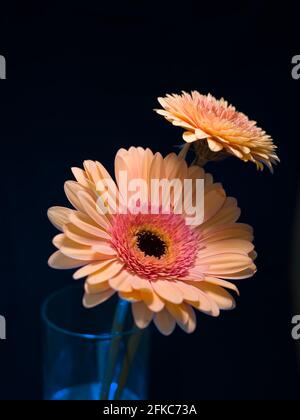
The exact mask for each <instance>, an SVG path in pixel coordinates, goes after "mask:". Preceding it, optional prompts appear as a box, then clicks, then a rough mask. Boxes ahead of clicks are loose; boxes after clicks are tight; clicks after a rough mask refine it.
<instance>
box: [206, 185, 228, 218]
mask: <svg viewBox="0 0 300 420" xmlns="http://www.w3.org/2000/svg"><path fill="white" fill-rule="evenodd" d="M215 185H216V186H215V187H214V188H213V189H211V190H210V191H209V192H208V193H206V194H205V196H204V222H206V221H207V220H210V219H211V218H212V217H213V216H214V215H215V214H217V213H218V211H219V210H220V209H221V208H222V206H223V205H224V203H225V200H226V194H225V191H224V189H223V188H222V187H221V186H220V187H218V186H217V185H218V184H215Z"/></svg>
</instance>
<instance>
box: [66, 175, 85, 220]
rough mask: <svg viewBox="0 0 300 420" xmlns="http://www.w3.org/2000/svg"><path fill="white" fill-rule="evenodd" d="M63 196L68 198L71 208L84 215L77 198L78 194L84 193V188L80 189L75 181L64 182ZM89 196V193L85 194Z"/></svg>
mask: <svg viewBox="0 0 300 420" xmlns="http://www.w3.org/2000/svg"><path fill="white" fill-rule="evenodd" d="M64 188H65V194H66V196H67V198H68V200H69V201H70V203H71V204H72V206H73V207H74V208H75V209H77V210H79V211H81V212H83V213H85V211H84V208H83V206H82V204H81V202H80V200H79V198H78V193H79V192H80V191H81V192H82V191H85V188H84V187H82V186H81V185H80V184H78V182H75V181H66V182H65V186H64ZM86 194H89V193H86Z"/></svg>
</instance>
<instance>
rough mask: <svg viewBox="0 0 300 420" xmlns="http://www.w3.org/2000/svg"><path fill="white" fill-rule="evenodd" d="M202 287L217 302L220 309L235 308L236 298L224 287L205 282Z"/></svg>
mask: <svg viewBox="0 0 300 420" xmlns="http://www.w3.org/2000/svg"><path fill="white" fill-rule="evenodd" d="M201 289H202V290H203V291H204V292H205V293H206V294H207V295H208V296H209V297H210V298H211V299H213V300H214V301H215V302H216V303H217V305H218V306H219V308H220V309H223V310H229V309H234V308H235V306H236V304H235V300H234V298H233V297H232V296H231V295H230V293H228V292H227V291H226V290H225V289H223V288H222V287H219V286H217V285H215V284H210V283H205V282H203V283H202V284H201Z"/></svg>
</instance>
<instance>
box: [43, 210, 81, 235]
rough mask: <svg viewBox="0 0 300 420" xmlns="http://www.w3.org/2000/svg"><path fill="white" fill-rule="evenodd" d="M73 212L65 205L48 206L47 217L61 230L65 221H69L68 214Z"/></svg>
mask: <svg viewBox="0 0 300 420" xmlns="http://www.w3.org/2000/svg"><path fill="white" fill-rule="evenodd" d="M73 213H74V210H71V209H68V208H67V207H59V206H55V207H50V209H49V210H48V213H47V214H48V218H49V220H50V222H51V223H52V224H53V225H54V226H55V227H56V228H57V229H58V230H60V231H63V227H64V225H65V224H66V223H69V221H70V216H71V215H72V214H73Z"/></svg>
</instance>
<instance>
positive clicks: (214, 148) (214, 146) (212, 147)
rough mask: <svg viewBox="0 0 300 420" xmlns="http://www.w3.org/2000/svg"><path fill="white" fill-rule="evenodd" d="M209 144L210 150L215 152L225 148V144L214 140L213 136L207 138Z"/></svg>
mask: <svg viewBox="0 0 300 420" xmlns="http://www.w3.org/2000/svg"><path fill="white" fill-rule="evenodd" d="M207 144H208V147H209V148H210V150H212V151H213V152H220V150H222V149H223V145H222V144H220V143H219V142H217V141H215V140H213V139H212V138H208V139H207Z"/></svg>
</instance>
